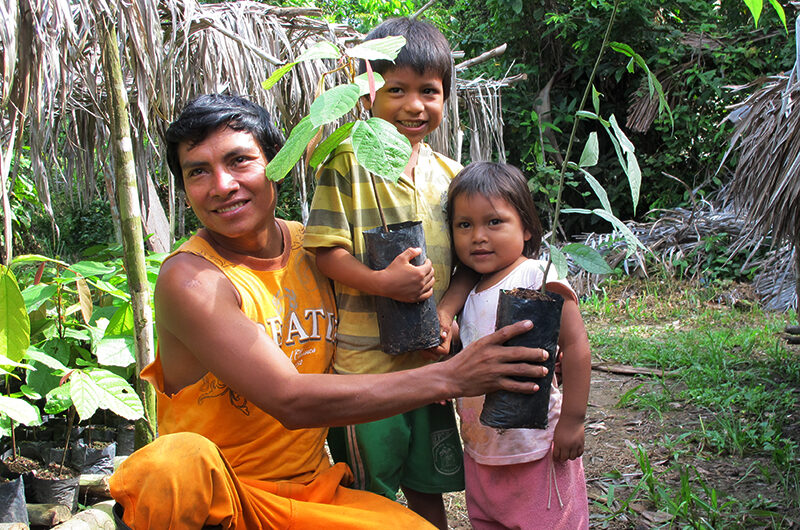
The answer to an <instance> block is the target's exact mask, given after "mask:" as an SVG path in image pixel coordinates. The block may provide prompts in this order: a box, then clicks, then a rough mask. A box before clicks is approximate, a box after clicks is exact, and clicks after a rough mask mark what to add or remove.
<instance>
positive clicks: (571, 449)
mask: <svg viewBox="0 0 800 530" xmlns="http://www.w3.org/2000/svg"><path fill="white" fill-rule="evenodd" d="M584 440H585V438H584V430H583V420H577V419H574V418H569V417H564V416H562V417H561V418H559V420H558V425H556V430H555V433H554V435H553V459H554V460H555V461H557V462H563V461H564V460H575V459H576V458H578V457H579V456H581V455H582V454H583V444H584Z"/></svg>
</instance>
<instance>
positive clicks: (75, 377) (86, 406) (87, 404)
mask: <svg viewBox="0 0 800 530" xmlns="http://www.w3.org/2000/svg"><path fill="white" fill-rule="evenodd" d="M69 395H70V398H71V399H72V404H73V405H74V406H75V411H76V412H77V413H78V417H79V418H80V421H84V420H88V419H89V418H91V417H92V416H93V415H94V413H95V412H97V409H98V407H100V399H101V390H100V387H98V386H97V383H95V382H94V381H93V380H92V379H91V378H90V377H89V376H88V375H86V374H85V373H83V372H81V371H80V370H75V371H74V372H72V375H70V377H69Z"/></svg>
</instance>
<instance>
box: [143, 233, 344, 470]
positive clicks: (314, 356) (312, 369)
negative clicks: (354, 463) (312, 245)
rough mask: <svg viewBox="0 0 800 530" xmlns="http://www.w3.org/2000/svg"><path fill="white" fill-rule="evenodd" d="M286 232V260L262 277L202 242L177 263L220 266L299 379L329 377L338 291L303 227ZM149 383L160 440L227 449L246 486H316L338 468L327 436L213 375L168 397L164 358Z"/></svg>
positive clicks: (262, 270) (148, 374)
mask: <svg viewBox="0 0 800 530" xmlns="http://www.w3.org/2000/svg"><path fill="white" fill-rule="evenodd" d="M280 224H281V229H282V232H283V234H284V252H283V255H282V256H279V257H278V258H275V259H274V260H263V261H264V262H265V266H263V267H259V268H258V270H257V269H255V268H250V267H247V266H243V265H236V264H233V263H231V262H230V261H228V260H226V259H225V258H223V257H222V256H220V255H219V254H218V253H217V252H216V251H215V250H214V249H213V247H211V245H210V244H209V243H208V242H207V241H206V240H205V239H203V238H201V237H199V236H197V235H195V236H192V238H191V239H189V240H188V241H187V242H186V243H184V244H183V245H182V246H181V247H180V248H179V249H178V250H177V251H176V252H175V253H173V254H172V255H175V254H177V253H180V252H189V253H191V254H195V255H197V256H201V257H203V258H205V259H207V260H208V261H210V262H211V263H213V264H214V265H215V266H217V267H218V268H219V269H220V270H221V271H222V273H223V274H225V276H226V277H227V278H228V279H230V281H231V282H232V283H233V285H234V287H235V288H236V290H237V291H238V293H239V295H240V297H241V301H242V302H241V308H242V311H243V312H244V313H245V315H247V317H248V318H249V319H251V320H252V321H254V322H256V323H258V324H259V325H261V326H263V327H264V328H265V329H266V331H267V334H268V335H269V336H271V337H272V338H273V339H274V340H275V342H277V343H278V345H279V346H280V348H281V349H282V350H283V352H284V353H285V354H286V356H287V357H289V358H290V359H291V360H292V362H293V363H294V365H295V367H296V368H297V370H298V371H299V372H301V373H327V372H329V371H330V367H331V359H332V356H333V351H334V342H335V337H336V307H335V303H334V298H333V293H332V291H331V288H330V283H329V281H328V280H327V278H325V277H324V276H322V274H321V273H320V272H319V271H318V270H317V268H316V265H315V263H314V259H313V256H311V255H310V254H309V253H308V252H306V251H305V250H304V249H303V232H304V228H303V225H301V224H300V223H296V222H284V221H281V222H280ZM170 257H171V256H170ZM167 259H169V258H167ZM142 378H143V379H146V380H148V381H150V382H151V383H152V384H153V385H154V386H155V387H156V390H157V406H158V430H159V433H160V434H168V433H174V432H186V431H189V432H195V433H198V434H201V435H203V436H205V437H206V438H208V439H209V440H211V441H212V442H214V443H215V444H216V445H217V446H218V447H219V448H220V450H221V451H222V453H223V454H224V455H225V458H226V459H227V460H228V462H229V463H230V464H231V465H232V466H233V468H234V470H235V472H236V474H237V476H238V477H239V478H249V479H257V480H270V481H281V480H287V481H291V482H301V483H308V482H310V481H311V480H312V479H313V478H314V477H315V476H316V475H318V474H319V473H320V472H321V471H323V470H325V469H327V468H328V467H330V463H329V460H328V457H327V454H326V453H325V449H324V443H325V437H326V435H327V429H324V428H314V429H297V430H292V431H290V430H288V429H286V428H285V427H284V426H283V425H282V424H281V423H280V422H279V421H278V420H276V419H275V418H273V417H272V416H270V415H269V414H267V413H265V412H263V411H262V410H261V409H259V408H257V407H256V406H254V405H253V404H252V403H249V402H248V401H247V400H246V399H244V398H243V397H242V396H240V395H238V394H237V393H236V392H234V391H233V390H231V389H230V388H228V387H227V386H226V385H225V384H224V383H223V382H222V381H220V380H219V379H217V377H215V376H214V375H213V374H211V373H207V374H206V375H205V377H203V378H202V379H201V380H199V381H197V382H196V383H194V384H192V385H189V386H188V387H185V388H183V389H181V390H180V391H179V392H177V393H176V394H174V395H171V396H168V395H166V394H164V393H163V389H164V377H163V372H162V367H161V363H160V360H159V357H158V356H157V357H156V360H155V362H153V363H152V364H150V365H149V366H147V367H146V368H145V369H144V370H143V371H142Z"/></svg>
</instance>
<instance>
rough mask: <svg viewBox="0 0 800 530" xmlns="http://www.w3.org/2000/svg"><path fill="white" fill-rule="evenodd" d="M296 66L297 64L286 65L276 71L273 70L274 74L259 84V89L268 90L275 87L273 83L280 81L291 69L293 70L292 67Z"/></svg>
mask: <svg viewBox="0 0 800 530" xmlns="http://www.w3.org/2000/svg"><path fill="white" fill-rule="evenodd" d="M296 64H297V62H292V63H287V64H284V65H283V66H281V67H280V68H278V69H277V70H275V71H274V72H272V74H271V75H270V76H269V77H268V78H267V80H266V81H262V82H261V88H263V89H264V90H269V89H270V88H272V87H273V86H275V83H277V82H278V81H280V79H281V77H283V76H284V75H286V73H287V72H288V71H289V70H291V69H292V68H294V65H296Z"/></svg>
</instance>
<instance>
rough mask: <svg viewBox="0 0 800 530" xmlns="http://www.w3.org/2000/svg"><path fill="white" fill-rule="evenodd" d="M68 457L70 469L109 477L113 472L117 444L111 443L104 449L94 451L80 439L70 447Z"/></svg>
mask: <svg viewBox="0 0 800 530" xmlns="http://www.w3.org/2000/svg"><path fill="white" fill-rule="evenodd" d="M70 455H71V456H70V461H71V464H72V467H74V468H75V469H80V470H81V473H89V474H95V475H110V474H112V473H113V472H114V457H115V456H116V455H117V443H116V442H111V443H109V444H108V445H106V446H105V447H102V448H99V449H96V448H94V447H92V446H90V445H88V444H86V443H85V442H84V441H83V440H82V439H81V440H78V441H77V442H75V444H74V445H73V446H72V451H70Z"/></svg>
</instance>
